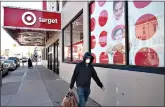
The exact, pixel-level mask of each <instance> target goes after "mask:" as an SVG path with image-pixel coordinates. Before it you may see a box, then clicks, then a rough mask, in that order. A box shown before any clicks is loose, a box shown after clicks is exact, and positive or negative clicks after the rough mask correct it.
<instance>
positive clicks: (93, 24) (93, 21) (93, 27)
mask: <svg viewBox="0 0 165 107" xmlns="http://www.w3.org/2000/svg"><path fill="white" fill-rule="evenodd" d="M90 24H91V25H90V28H91V29H90V30H91V31H93V30H94V29H95V25H96V21H95V18H91V22H90Z"/></svg>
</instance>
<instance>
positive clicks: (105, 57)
mask: <svg viewBox="0 0 165 107" xmlns="http://www.w3.org/2000/svg"><path fill="white" fill-rule="evenodd" d="M99 61H100V63H103V64H108V63H109V58H108V54H105V52H102V53H101V54H100V58H99Z"/></svg>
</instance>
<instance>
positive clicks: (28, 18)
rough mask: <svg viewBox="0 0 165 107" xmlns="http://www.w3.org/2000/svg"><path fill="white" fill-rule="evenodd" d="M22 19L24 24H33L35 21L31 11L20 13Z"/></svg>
mask: <svg viewBox="0 0 165 107" xmlns="http://www.w3.org/2000/svg"><path fill="white" fill-rule="evenodd" d="M22 21H23V23H24V24H25V25H34V24H35V23H36V16H35V14H34V13H32V12H25V13H24V14H23V15H22Z"/></svg>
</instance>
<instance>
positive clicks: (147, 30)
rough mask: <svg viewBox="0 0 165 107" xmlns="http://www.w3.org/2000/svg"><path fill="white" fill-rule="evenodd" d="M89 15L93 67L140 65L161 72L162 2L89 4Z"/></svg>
mask: <svg viewBox="0 0 165 107" xmlns="http://www.w3.org/2000/svg"><path fill="white" fill-rule="evenodd" d="M142 4H143V5H142ZM157 6H159V8H157ZM89 12H90V19H89V28H90V52H91V53H92V55H93V56H94V61H93V63H95V65H102V66H104V65H106V66H109V65H115V66H116V65H122V66H124V65H127V66H128V65H129V66H130V67H132V66H133V67H134V66H135V67H140V66H142V67H140V68H146V67H147V69H149V68H151V67H152V68H155V69H159V70H160V71H162V68H164V3H163V2H153V1H142V2H137V1H134V2H126V1H125V2H123V1H113V2H106V1H100V2H99V1H98V2H94V1H93V2H91V3H90V5H89ZM126 15H127V17H126ZM125 18H126V19H125ZM127 25H128V26H127ZM125 28H128V29H125ZM120 67H121V66H120ZM146 72H148V71H146Z"/></svg>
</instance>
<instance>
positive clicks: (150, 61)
mask: <svg viewBox="0 0 165 107" xmlns="http://www.w3.org/2000/svg"><path fill="white" fill-rule="evenodd" d="M135 64H136V65H139V66H153V67H158V65H159V57H158V54H157V53H156V52H155V51H154V50H153V49H152V48H142V49H140V50H139V51H138V52H137V53H136V55H135Z"/></svg>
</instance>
